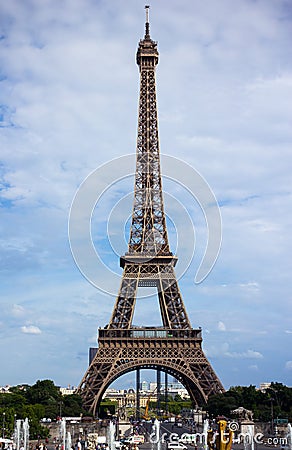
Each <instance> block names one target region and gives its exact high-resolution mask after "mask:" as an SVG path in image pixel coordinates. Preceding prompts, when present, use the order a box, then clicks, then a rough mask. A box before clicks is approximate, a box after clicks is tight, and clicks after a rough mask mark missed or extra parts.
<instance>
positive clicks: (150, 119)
mask: <svg viewBox="0 0 292 450" xmlns="http://www.w3.org/2000/svg"><path fill="white" fill-rule="evenodd" d="M148 8H149V6H146V7H145V9H146V22H145V36H144V39H142V40H140V42H139V46H138V50H137V58H136V60H137V64H138V66H139V69H140V99H139V118H138V137H137V152H136V175H135V191H134V206H133V213H132V224H131V231H130V239H129V245H128V252H127V253H126V254H125V255H124V256H121V258H120V266H121V267H122V268H123V275H122V280H121V286H120V290H119V294H118V296H117V299H116V302H115V306H114V310H113V313H112V317H111V320H110V322H109V324H108V325H107V326H106V327H105V328H103V329H101V328H100V329H99V333H98V348H97V349H90V351H91V357H90V360H91V362H90V365H89V368H88V370H87V372H86V373H85V375H84V377H83V379H82V381H81V383H80V385H79V388H78V392H79V393H80V394H81V396H82V399H83V405H84V407H85V408H86V409H87V410H89V411H91V412H92V413H93V414H96V411H97V407H98V405H99V403H100V401H101V399H102V395H103V393H104V392H105V390H106V388H107V387H108V386H109V385H110V384H111V383H112V382H113V381H114V380H115V379H117V378H119V377H120V376H121V375H123V374H125V373H127V372H130V371H134V370H138V369H143V368H144V369H155V370H158V371H163V372H165V373H167V374H170V375H173V376H174V377H175V378H176V379H178V380H179V381H180V382H181V383H182V384H183V385H184V386H185V388H186V389H187V391H188V392H189V394H190V397H191V400H192V401H193V403H194V404H195V405H202V404H204V403H205V402H206V401H207V399H208V397H209V395H211V394H217V393H219V392H224V388H223V386H222V384H221V382H220V381H219V379H218V377H217V376H216V374H215V372H214V370H213V369H212V367H211V365H210V363H209V361H208V360H207V358H206V356H205V355H204V353H203V350H202V330H201V328H199V329H195V328H192V327H191V323H190V320H189V318H188V315H187V312H186V309H185V306H184V303H183V300H182V297H181V294H180V290H179V286H178V283H177V280H176V275H175V271H174V267H175V265H176V262H177V257H176V256H174V255H173V254H172V253H171V251H170V248H169V243H168V236H167V228H166V220H165V214H164V206H163V195H162V183H161V171H160V156H159V137H158V117H157V103H156V82H155V70H156V65H157V64H158V56H159V53H158V50H157V43H156V42H154V41H153V40H152V39H151V38H150V32H149V16H148ZM149 286H151V287H156V288H157V295H158V301H159V306H160V312H161V318H162V324H163V326H162V327H135V326H133V325H132V319H133V314H134V308H135V303H136V295H137V289H138V287H149Z"/></svg>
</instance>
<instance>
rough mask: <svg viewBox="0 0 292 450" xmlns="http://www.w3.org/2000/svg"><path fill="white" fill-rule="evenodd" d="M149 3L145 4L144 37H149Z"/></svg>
mask: <svg viewBox="0 0 292 450" xmlns="http://www.w3.org/2000/svg"><path fill="white" fill-rule="evenodd" d="M149 8H150V6H149V5H145V12H146V22H145V38H150V33H149Z"/></svg>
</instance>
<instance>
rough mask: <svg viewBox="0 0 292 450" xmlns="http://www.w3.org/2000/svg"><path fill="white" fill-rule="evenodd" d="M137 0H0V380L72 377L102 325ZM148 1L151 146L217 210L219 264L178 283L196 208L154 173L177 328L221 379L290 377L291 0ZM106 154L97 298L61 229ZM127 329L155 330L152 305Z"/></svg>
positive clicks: (133, 72) (124, 198)
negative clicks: (179, 320)
mask: <svg viewBox="0 0 292 450" xmlns="http://www.w3.org/2000/svg"><path fill="white" fill-rule="evenodd" d="M144 4H145V3H144V2H142V1H140V0H138V1H137V0H128V1H126V2H120V1H117V0H112V1H111V2H106V1H97V0H96V1H94V0H73V1H72V0H64V1H62V2H60V1H59V0H58V1H57V0H43V1H42V2H39V0H30V1H28V0H10V1H9V2H1V5H0V21H1V32H0V37H1V40H0V46H1V47H0V60H1V72H0V80H1V89H0V104H1V108H0V149H1V165H0V174H1V191H0V195H1V196H0V204H1V238H0V252H1V317H0V336H1V345H0V358H1V374H0V385H6V384H12V385H14V384H19V383H29V384H33V383H35V381H36V380H38V379H44V378H49V379H52V380H54V382H55V383H56V384H58V385H62V386H66V385H68V384H71V385H77V384H78V383H79V381H80V380H81V378H82V376H83V374H84V372H85V370H86V367H87V361H88V347H89V346H94V344H95V342H96V331H97V328H98V327H100V326H101V327H103V326H104V325H105V324H106V323H108V321H109V319H110V316H111V312H112V309H113V305H114V300H115V293H117V291H118V287H119V281H120V276H121V270H120V269H119V255H120V254H122V253H123V252H125V251H126V249H127V239H128V235H127V230H128V224H129V218H130V215H131V208H132V194H131V192H132V188H133V178H132V177H131V176H130V175H131V174H133V171H134V167H129V168H126V169H124V168H123V167H121V165H120V163H119V162H120V161H121V159H120V158H121V157H122V156H123V155H127V154H132V155H133V154H134V153H135V142H136V130H137V107H138V89H139V73H138V67H137V65H136V63H135V54H136V49H137V44H138V41H139V39H140V38H142V37H143V35H144V19H145V16H144ZM150 5H151V9H150V22H151V25H150V31H151V36H152V38H153V39H154V40H157V41H158V49H159V53H160V62H159V65H158V68H157V88H158V107H159V133H160V149H161V152H162V153H164V154H166V155H170V156H171V157H176V158H178V159H179V160H180V161H183V162H185V163H186V164H188V165H189V166H191V167H193V168H194V169H195V170H196V171H197V172H198V173H199V174H200V176H201V177H202V179H204V180H206V183H208V184H209V186H210V187H211V189H212V191H213V192H214V195H215V196H216V198H217V200H218V203H219V205H220V212H221V217H222V247H221V252H220V254H219V257H218V259H217V261H216V264H215V265H214V268H213V270H212V271H211V273H210V274H209V275H208V276H207V277H206V279H205V280H204V281H203V282H202V283H199V284H195V282H194V277H195V274H196V271H197V270H198V267H199V265H200V261H201V260H202V257H203V254H204V248H205V244H206V239H207V232H206V224H205V222H204V215H203V214H202V211H201V210H200V207H199V206H198V205H197V204H196V202H195V201H194V198H193V197H192V196H191V195H190V193H189V192H188V190H187V188H188V186H189V185H190V184H191V183H192V180H191V179H190V178H189V179H188V178H187V176H186V177H185V179H184V175H185V174H183V173H178V178H179V179H183V182H184V186H182V185H180V184H179V183H177V182H174V181H173V180H169V179H165V180H164V189H165V209H166V212H167V215H168V222H169V227H170V228H169V235H170V241H171V246H172V250H173V251H175V252H176V253H177V254H178V256H179V262H178V264H177V271H178V274H179V275H178V278H179V283H180V289H181V292H182V295H183V299H184V303H185V305H186V308H187V311H188V314H189V317H190V320H191V322H192V325H193V326H194V327H198V326H201V327H202V328H203V336H204V342H203V347H204V351H205V352H206V355H207V356H208V358H209V360H210V362H211V363H212V365H213V367H214V369H215V371H216V372H217V374H218V376H219V377H220V379H221V381H222V383H223V385H224V386H225V388H228V387H229V386H231V385H239V384H242V385H249V384H255V385H259V383H260V382H262V381H278V382H283V383H284V384H287V385H291V380H292V354H291V348H292V345H291V338H292V324H291V251H292V246H291V225H292V208H291V163H292V154H291V143H292V128H291V119H292V62H291V61H292V58H291V32H292V27H291V19H292V9H291V4H290V2H288V1H285V0H278V1H274V0H262V1H259V0H258V1H251V0H237V1H231V0H222V1H221V2H220V7H219V6H218V5H219V3H218V1H216V0H206V1H204V2H201V1H200V2H199V1H197V0H194V1H192V2H190V1H186V0H176V1H174V0H167V1H166V0H160V1H159V2H152V4H151V3H150ZM112 161H115V162H114V163H111V162H112ZM133 161H134V159H133ZM109 163H110V165H109V166H107V167H109V168H110V169H111V170H110V172H109V174H110V175H111V177H112V179H113V180H116V181H115V182H113V183H112V184H111V185H108V189H106V190H105V192H103V193H102V195H101V197H100V198H99V199H96V208H95V210H94V212H93V215H92V237H93V240H94V243H95V248H96V253H97V254H98V255H99V258H100V260H101V261H102V264H100V263H99V265H98V264H97V265H96V269H95V266H94V264H95V262H94V260H92V261H91V262H90V264H91V269H92V273H94V277H95V284H97V285H98V286H99V287H100V286H103V283H105V285H106V286H107V288H105V289H103V291H101V290H100V289H97V288H96V287H94V286H93V284H92V283H89V282H88V281H87V279H86V278H84V277H83V276H82V275H81V273H80V271H79V270H78V268H77V266H76V264H75V262H74V259H73V257H72V254H71V251H70V243H69V239H68V232H67V229H68V217H69V212H70V207H71V203H72V201H73V198H74V196H75V193H76V191H77V189H78V188H80V186H82V183H83V181H84V179H85V178H86V177H88V175H89V174H91V173H93V171H95V170H97V171H96V172H95V173H97V174H98V179H97V180H95V181H97V183H98V188H100V186H102V183H105V185H107V183H109V182H108V181H107V178H106V174H107V172H106V170H105V166H104V167H102V165H104V164H109ZM111 164H112V165H111ZM133 166H134V164H133ZM165 168H166V169H167V167H165ZM162 169H163V167H162ZM126 175H127V176H126ZM128 175H129V176H128ZM121 176H122V177H124V178H123V179H122V180H119V178H120V177H121ZM77 219H78V217H77ZM82 219H83V216H82V214H81V213H80V220H81V222H82ZM187 223H188V227H189V228H187V232H186V230H185V227H186V224H187ZM81 230H82V232H83V231H84V228H82V226H81ZM190 236H191V238H190ZM82 237H83V235H81V236H80V238H82ZM194 248H195V254H194V255H193V249H194ZM84 249H85V247H84ZM190 249H191V251H190ZM84 251H85V250H84ZM101 266H102V267H105V270H104V271H103V270H102V269H101ZM185 269H186V270H185ZM104 291H108V292H111V294H112V295H111V294H106V293H105V292H104ZM155 308H156V315H155V314H153V311H155ZM135 323H136V324H138V325H142V324H144V325H159V324H160V317H159V312H158V308H157V303H156V298H153V297H151V296H150V297H147V298H141V299H139V301H138V304H137V311H136V313H135ZM3 361H4V362H3ZM133 379H134V377H133V374H128V375H127V376H126V377H125V383H126V384H127V385H131V384H133Z"/></svg>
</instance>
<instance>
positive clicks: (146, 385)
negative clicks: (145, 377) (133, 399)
mask: <svg viewBox="0 0 292 450" xmlns="http://www.w3.org/2000/svg"><path fill="white" fill-rule="evenodd" d="M140 389H141V391H149V383H148V381H142V383H141V386H140Z"/></svg>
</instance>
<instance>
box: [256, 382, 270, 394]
mask: <svg viewBox="0 0 292 450" xmlns="http://www.w3.org/2000/svg"><path fill="white" fill-rule="evenodd" d="M270 386H271V383H268V382H265V383H261V384H260V387H259V390H260V391H261V392H266V390H267V389H269V387H270Z"/></svg>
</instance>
